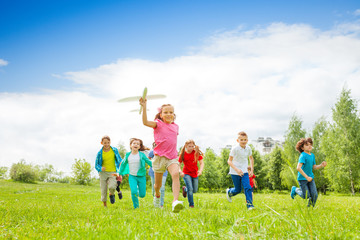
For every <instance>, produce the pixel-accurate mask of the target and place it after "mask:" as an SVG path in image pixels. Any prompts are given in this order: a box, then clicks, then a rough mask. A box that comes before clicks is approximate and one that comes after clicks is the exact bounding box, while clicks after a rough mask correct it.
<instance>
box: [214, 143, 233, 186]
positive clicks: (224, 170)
mask: <svg viewBox="0 0 360 240" xmlns="http://www.w3.org/2000/svg"><path fill="white" fill-rule="evenodd" d="M229 155H230V149H228V148H223V149H222V150H221V152H220V155H219V156H217V158H216V164H217V166H216V167H217V169H218V174H219V175H218V176H217V179H218V183H219V187H220V188H225V189H226V188H228V187H229V186H232V185H233V183H232V180H231V177H230V175H229V168H230V166H229V164H228V163H227V162H228V160H229Z"/></svg>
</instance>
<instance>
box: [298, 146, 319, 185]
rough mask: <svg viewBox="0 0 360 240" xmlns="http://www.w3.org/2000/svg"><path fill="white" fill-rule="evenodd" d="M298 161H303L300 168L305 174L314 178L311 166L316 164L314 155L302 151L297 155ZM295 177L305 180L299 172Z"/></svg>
mask: <svg viewBox="0 0 360 240" xmlns="http://www.w3.org/2000/svg"><path fill="white" fill-rule="evenodd" d="M299 163H303V165H302V167H301V169H302V170H303V171H304V172H305V173H306V175H308V176H309V177H312V178H314V173H313V171H312V170H313V166H314V165H315V164H316V162H315V155H314V154H312V153H311V154H307V153H306V152H302V153H301V154H300V157H299ZM297 179H298V180H306V178H305V177H304V176H303V175H301V174H300V173H299V172H298V177H297Z"/></svg>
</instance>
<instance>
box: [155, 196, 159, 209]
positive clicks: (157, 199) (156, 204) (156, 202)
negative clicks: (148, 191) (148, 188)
mask: <svg viewBox="0 0 360 240" xmlns="http://www.w3.org/2000/svg"><path fill="white" fill-rule="evenodd" d="M154 207H156V208H159V207H160V197H157V196H154Z"/></svg>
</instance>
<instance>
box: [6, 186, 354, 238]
mask: <svg viewBox="0 0 360 240" xmlns="http://www.w3.org/2000/svg"><path fill="white" fill-rule="evenodd" d="M123 194H124V198H123V199H122V200H119V199H118V198H117V199H116V202H115V204H113V205H111V204H110V203H109V206H108V208H104V207H103V206H102V203H101V201H100V187H99V186H78V185H69V184H51V183H38V184H24V183H16V182H12V181H6V180H0V216H1V223H0V239H360V198H359V197H351V196H339V195H330V196H328V195H326V196H324V195H320V196H319V199H318V202H317V204H316V207H315V208H312V207H311V208H307V207H306V202H305V200H303V199H300V198H299V197H297V198H295V200H292V199H291V198H290V196H289V194H275V193H274V194H255V202H254V204H255V207H256V209H254V210H252V211H247V210H246V207H245V197H244V195H243V194H240V195H238V196H236V197H234V198H233V202H232V203H229V202H228V201H227V200H226V197H225V194H224V193H223V194H218V193H216V194H215V193H214V194H211V193H197V194H195V197H194V199H195V208H194V209H190V208H188V207H186V208H185V209H184V210H183V211H181V212H180V213H178V214H175V213H172V212H171V200H172V194H171V192H166V195H165V205H166V206H165V207H164V209H154V208H153V207H152V196H151V192H150V190H149V189H148V192H147V196H146V197H145V198H144V199H141V200H140V208H139V209H136V210H134V209H133V207H132V202H131V198H130V192H129V190H123ZM181 198H182V196H181ZM183 200H184V203H185V206H187V200H186V199H183Z"/></svg>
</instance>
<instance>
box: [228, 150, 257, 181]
mask: <svg viewBox="0 0 360 240" xmlns="http://www.w3.org/2000/svg"><path fill="white" fill-rule="evenodd" d="M251 155H252V151H251V148H250V147H249V146H248V145H246V146H245V148H242V147H241V146H240V145H237V146H235V147H233V148H232V149H231V152H230V156H231V157H233V160H232V163H233V164H234V165H235V167H237V168H238V169H240V170H241V171H242V172H243V173H247V172H248V170H247V168H248V164H249V157H250V156H251ZM229 174H232V175H239V174H238V173H237V172H236V171H235V169H233V168H232V167H230V171H229Z"/></svg>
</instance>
